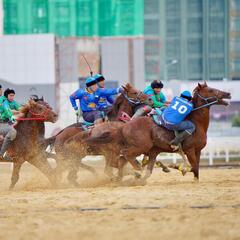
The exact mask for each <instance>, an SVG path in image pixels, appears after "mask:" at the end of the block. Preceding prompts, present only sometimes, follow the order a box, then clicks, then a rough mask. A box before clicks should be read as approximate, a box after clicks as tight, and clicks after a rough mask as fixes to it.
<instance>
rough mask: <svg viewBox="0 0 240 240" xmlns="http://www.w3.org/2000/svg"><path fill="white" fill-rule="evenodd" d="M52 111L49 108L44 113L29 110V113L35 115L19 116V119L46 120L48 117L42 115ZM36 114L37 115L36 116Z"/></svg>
mask: <svg viewBox="0 0 240 240" xmlns="http://www.w3.org/2000/svg"><path fill="white" fill-rule="evenodd" d="M49 111H50V109H49V108H47V109H46V110H45V111H44V112H43V113H34V112H32V111H30V110H29V113H30V114H31V115H32V116H33V117H28V118H21V117H20V118H17V119H16V120H17V121H45V120H46V118H45V117H42V116H44V115H46V114H47V113H48V112H49ZM34 116H36V117H34Z"/></svg>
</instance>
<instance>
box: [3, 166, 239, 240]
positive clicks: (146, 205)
mask: <svg viewBox="0 0 240 240" xmlns="http://www.w3.org/2000/svg"><path fill="white" fill-rule="evenodd" d="M101 172H102V171H101V169H99V176H98V178H94V176H92V175H91V174H90V173H88V172H86V171H85V170H81V171H80V173H79V182H80V183H81V184H82V187H81V188H79V189H78V188H69V187H67V186H65V187H64V188H62V189H59V190H56V189H51V188H50V187H49V186H48V182H47V180H46V179H45V177H44V176H43V175H41V173H40V172H39V171H38V170H36V169H35V168H34V167H31V166H29V165H28V164H25V165H23V168H22V171H21V176H20V181H19V182H18V184H17V186H16V189H15V191H13V192H10V191H8V190H7V188H8V185H9V182H10V177H11V175H10V173H11V168H10V165H8V164H1V165H0V229H1V231H0V239H28V240H30V239H64V240H66V239H93V240H95V239H97V240H99V239H114V240H115V239H116V240H117V239H151V240H153V239H175V240H177V239H194V240H196V239H211V240H212V239H213V240H214V239H236V240H237V239H240V184H239V183H240V169H200V183H198V184H196V183H193V181H192V180H193V175H192V174H190V173H188V174H187V176H185V177H182V176H181V174H180V173H179V172H177V171H176V170H172V171H171V173H169V174H166V173H163V172H162V171H161V170H160V169H155V171H154V173H153V176H152V177H151V178H150V179H149V181H148V184H147V185H146V186H134V185H133V184H132V182H131V181H130V180H128V179H129V178H126V180H125V184H123V185H122V186H113V185H112V183H110V182H109V181H108V180H107V178H105V177H104V176H103V174H102V173H101Z"/></svg>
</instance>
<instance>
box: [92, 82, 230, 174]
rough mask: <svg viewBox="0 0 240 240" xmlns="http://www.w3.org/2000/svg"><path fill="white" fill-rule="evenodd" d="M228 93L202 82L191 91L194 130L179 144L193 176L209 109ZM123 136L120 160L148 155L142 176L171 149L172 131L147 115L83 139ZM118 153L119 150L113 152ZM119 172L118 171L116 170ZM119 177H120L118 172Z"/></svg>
mask: <svg viewBox="0 0 240 240" xmlns="http://www.w3.org/2000/svg"><path fill="white" fill-rule="evenodd" d="M230 98H231V95H230V93H227V92H223V91H220V90H218V89H214V88H210V87H208V86H207V84H206V83H204V84H198V86H197V87H196V88H195V89H194V92H193V104H194V107H195V111H193V112H192V113H191V114H190V115H189V116H188V119H189V120H191V121H192V122H193V123H194V124H195V126H196V131H195V133H194V134H193V135H192V136H190V137H188V138H187V139H186V140H185V141H184V142H183V144H182V151H183V152H184V153H185V154H186V156H187V159H188V161H189V162H190V164H191V167H192V172H193V174H194V178H195V179H198V178H199V161H200V155H201V150H202V149H203V148H204V147H205V145H206V141H207V130H208V125H209V110H210V106H211V105H214V104H218V105H227V104H228V103H227V102H226V101H224V100H223V99H230ZM114 138H117V139H123V143H119V144H120V146H119V147H118V148H116V149H117V151H119V148H121V151H120V153H121V154H122V155H123V157H124V161H127V160H131V159H134V158H135V157H136V156H139V155H140V154H146V155H148V156H149V159H150V162H149V164H148V167H147V172H146V175H145V177H144V179H147V178H148V177H149V176H150V175H151V173H152V170H153V166H154V163H155V159H156V157H157V155H158V154H159V153H161V152H174V151H173V150H172V148H171V146H170V141H171V140H172V139H173V138H174V133H173V132H172V131H169V130H167V129H165V128H164V127H159V126H157V125H156V124H155V123H154V122H153V120H152V119H151V118H149V117H140V118H136V119H134V120H132V121H130V122H128V123H127V124H124V125H122V126H121V127H120V128H119V131H118V134H114V135H113V134H112V133H111V131H106V132H102V134H101V135H99V136H94V137H90V138H89V139H88V140H87V142H88V143H89V144H92V145H96V144H105V143H109V142H111V141H114V140H115V139H114ZM117 154H119V152H117ZM120 173H121V171H120ZM120 177H122V176H121V175H120Z"/></svg>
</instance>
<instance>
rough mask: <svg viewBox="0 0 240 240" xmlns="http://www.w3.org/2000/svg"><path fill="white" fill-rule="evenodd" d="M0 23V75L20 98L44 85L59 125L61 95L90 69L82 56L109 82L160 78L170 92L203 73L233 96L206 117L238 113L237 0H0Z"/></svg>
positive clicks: (65, 115) (65, 107)
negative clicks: (229, 103)
mask: <svg viewBox="0 0 240 240" xmlns="http://www.w3.org/2000/svg"><path fill="white" fill-rule="evenodd" d="M1 10H3V11H1ZM2 12H3V13H4V14H2V15H4V17H3V23H2V25H1V13H2ZM1 26H3V27H2V29H3V33H4V37H3V38H0V79H2V80H3V81H5V82H4V84H5V85H6V82H7V83H9V84H13V86H14V87H15V88H18V89H21V93H22V94H21V95H20V96H19V98H20V100H21V101H22V102H24V101H25V100H26V96H27V94H28V93H30V92H31V93H32V92H34V91H35V92H37V93H39V94H42V92H44V93H45V95H47V98H49V99H48V100H49V101H50V102H51V103H52V105H53V106H55V107H56V109H57V110H58V111H61V115H62V119H64V120H63V121H62V122H61V123H60V125H61V127H62V126H64V125H66V124H67V123H68V122H71V121H75V119H74V115H73V114H72V112H71V107H70V104H69V101H68V95H69V94H71V93H72V92H73V91H74V89H75V88H77V87H78V86H79V84H80V85H81V86H82V85H83V81H84V79H85V78H86V77H87V76H89V72H90V70H89V68H88V66H87V64H86V62H85V61H84V59H83V55H84V56H85V57H86V58H87V61H88V62H89V64H90V66H91V68H92V70H93V72H94V73H97V72H101V73H102V74H103V75H104V76H105V77H106V78H107V80H108V82H109V86H116V85H121V84H125V83H127V82H130V83H132V84H133V85H135V86H137V87H138V88H139V89H143V88H144V87H145V86H146V85H147V84H149V82H150V81H152V80H154V79H159V78H160V79H162V80H163V81H164V84H165V93H166V94H167V96H168V98H169V99H170V98H171V97H172V96H173V95H175V94H179V92H180V91H181V90H182V89H186V88H187V89H189V90H192V89H193V87H194V86H195V85H196V82H197V81H203V80H207V81H208V83H209V84H210V85H211V86H213V87H219V88H223V89H225V90H228V91H231V93H232V95H233V99H232V102H233V104H232V107H230V108H228V110H227V111H225V113H226V112H227V117H223V116H225V115H224V114H223V113H220V114H219V111H220V112H221V111H222V110H218V109H217V108H216V111H215V108H214V109H213V111H212V117H214V118H215V119H223V118H224V119H225V120H228V121H229V119H230V118H231V117H232V116H233V115H236V114H238V113H239V112H240V109H239V102H240V95H239V94H238V91H239V89H240V81H235V80H239V79H240V1H239V0H2V9H1V1H0V34H1ZM40 39H41V40H40ZM49 39H51V40H49ZM48 63H49V64H48ZM23 89H25V90H23ZM29 89H30V90H29ZM44 89H46V91H44ZM46 93H47V94H46ZM219 116H220V117H219ZM67 119H68V120H67Z"/></svg>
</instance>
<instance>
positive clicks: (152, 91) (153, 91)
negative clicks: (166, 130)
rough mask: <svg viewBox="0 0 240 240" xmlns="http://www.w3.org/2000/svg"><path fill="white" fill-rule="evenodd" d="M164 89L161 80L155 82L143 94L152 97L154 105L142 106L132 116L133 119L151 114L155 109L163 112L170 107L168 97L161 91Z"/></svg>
mask: <svg viewBox="0 0 240 240" xmlns="http://www.w3.org/2000/svg"><path fill="white" fill-rule="evenodd" d="M162 88H163V83H162V82H161V81H160V80H154V81H153V82H152V83H151V85H149V86H147V87H146V88H145V89H144V91H143V92H144V93H145V94H147V95H149V96H151V99H152V105H151V106H150V105H145V104H142V105H141V107H139V108H138V109H137V111H136V112H135V114H134V115H133V116H132V119H133V118H136V117H140V116H143V115H145V114H147V113H150V112H151V110H152V109H153V108H155V109H161V110H163V109H164V108H165V107H166V106H167V105H168V103H167V101H166V97H165V95H164V94H163V93H162V91H161V90H162Z"/></svg>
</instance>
